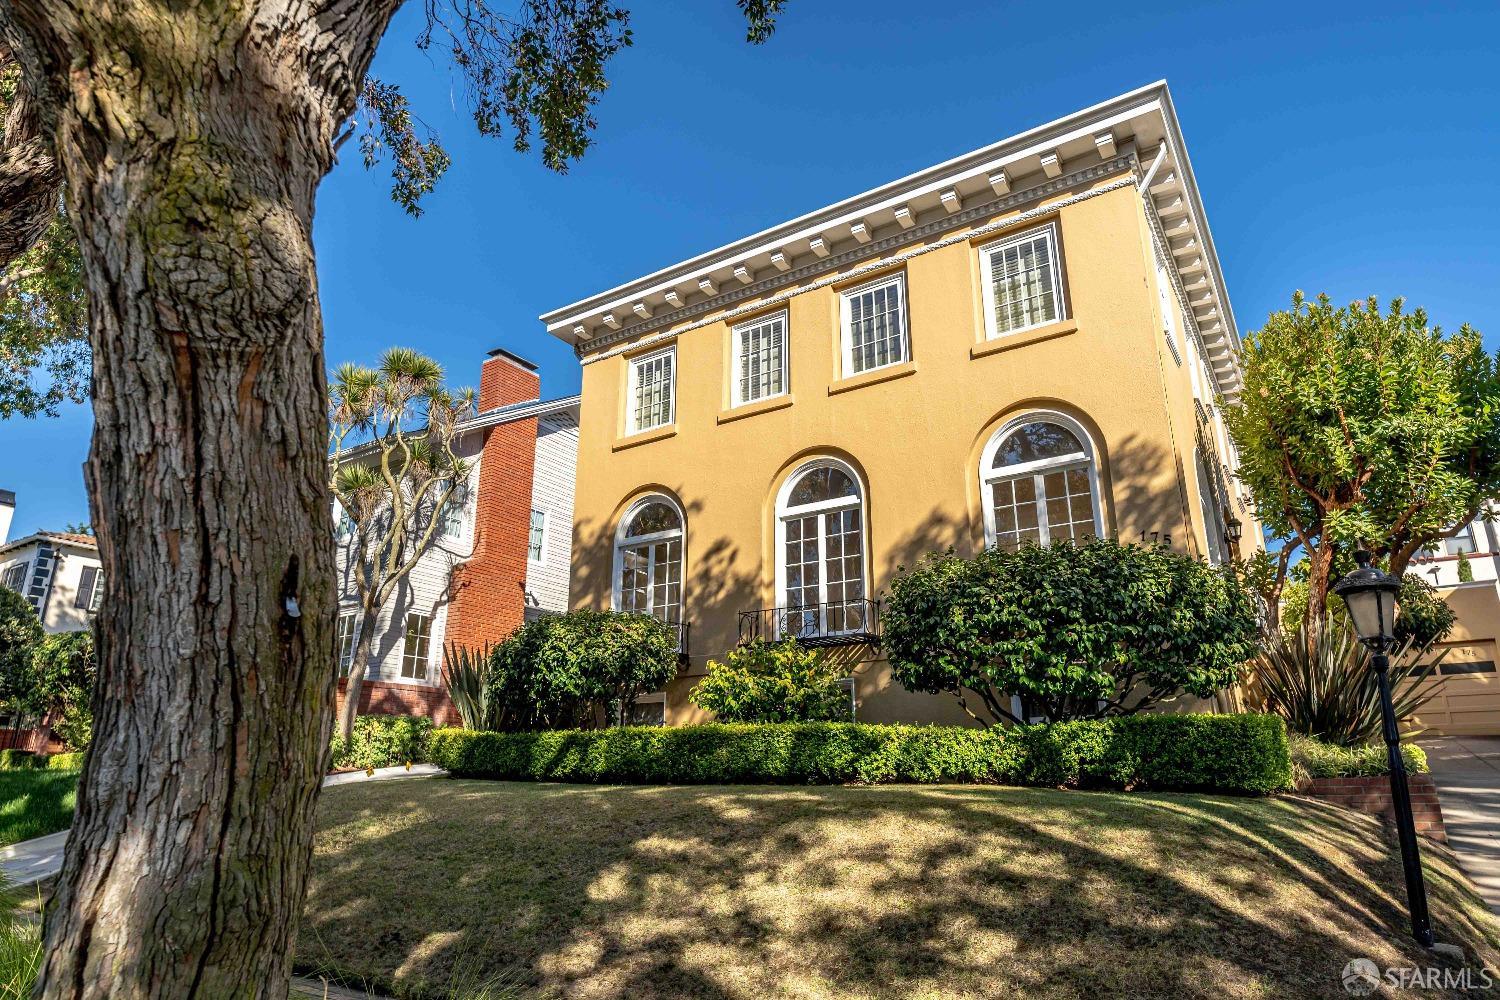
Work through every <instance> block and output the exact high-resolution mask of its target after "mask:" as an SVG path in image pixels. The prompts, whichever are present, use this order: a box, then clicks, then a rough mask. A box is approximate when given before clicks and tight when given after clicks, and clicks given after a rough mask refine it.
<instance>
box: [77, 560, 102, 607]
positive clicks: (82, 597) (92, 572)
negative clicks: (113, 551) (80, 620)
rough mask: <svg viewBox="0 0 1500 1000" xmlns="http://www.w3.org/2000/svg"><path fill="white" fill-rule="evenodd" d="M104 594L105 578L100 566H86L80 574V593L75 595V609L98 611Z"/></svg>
mask: <svg viewBox="0 0 1500 1000" xmlns="http://www.w3.org/2000/svg"><path fill="white" fill-rule="evenodd" d="M103 594H104V578H103V574H102V571H101V570H100V569H99V567H98V566H85V567H83V570H82V571H81V572H80V573H79V574H78V593H77V594H75V595H73V607H75V608H82V609H83V610H85V611H98V610H99V600H100V598H101V597H103Z"/></svg>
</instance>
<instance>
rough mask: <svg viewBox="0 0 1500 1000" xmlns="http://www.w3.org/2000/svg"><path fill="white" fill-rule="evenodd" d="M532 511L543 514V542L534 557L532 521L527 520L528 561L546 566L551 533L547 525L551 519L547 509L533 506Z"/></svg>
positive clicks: (534, 564) (535, 564)
mask: <svg viewBox="0 0 1500 1000" xmlns="http://www.w3.org/2000/svg"><path fill="white" fill-rule="evenodd" d="M531 513H532V514H540V515H542V542H541V544H540V545H538V546H537V548H538V550H539V552H538V555H537V556H536V557H535V558H532V555H531V521H530V520H527V522H526V561H527V562H528V563H530V564H531V565H533V566H544V565H546V563H547V535H548V533H549V529H548V527H547V522H548V520H550V519H549V518H548V517H547V512H546V511H545V510H543V509H541V508H538V507H533V508H531Z"/></svg>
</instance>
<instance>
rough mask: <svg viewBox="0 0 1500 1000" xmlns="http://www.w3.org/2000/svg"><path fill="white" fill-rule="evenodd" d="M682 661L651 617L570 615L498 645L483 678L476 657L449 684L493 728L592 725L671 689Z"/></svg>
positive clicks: (666, 631)
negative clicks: (648, 695) (642, 697)
mask: <svg viewBox="0 0 1500 1000" xmlns="http://www.w3.org/2000/svg"><path fill="white" fill-rule="evenodd" d="M450 655H451V654H450ZM678 658H679V645H678V637H677V630H676V628H675V627H673V626H670V625H667V624H665V623H663V622H661V621H658V620H657V619H655V618H652V617H651V616H650V615H639V614H629V613H625V612H619V611H589V610H581V611H570V612H568V613H567V614H561V615H543V616H542V617H540V618H537V619H535V620H533V621H529V622H527V623H526V624H524V625H522V626H521V627H520V628H519V629H517V630H516V631H515V632H514V633H512V634H511V636H510V637H509V638H508V639H506V640H505V641H504V642H502V643H500V644H499V645H497V646H495V647H494V649H493V650H492V651H491V652H490V656H489V663H488V667H487V669H485V670H484V671H483V673H482V675H476V669H475V668H474V664H473V662H472V656H471V657H470V661H469V662H468V664H467V669H466V668H465V667H466V665H465V664H464V663H462V662H459V667H460V669H459V670H457V671H455V672H454V674H453V676H452V677H449V678H447V683H448V686H449V695H450V697H452V698H453V699H454V702H455V704H457V705H459V706H461V707H462V708H463V709H464V710H465V711H466V712H468V714H469V715H471V716H476V717H482V718H483V728H485V729H488V730H492V731H496V732H521V731H525V730H532V729H562V728H573V727H590V726H597V725H601V724H608V723H610V722H613V721H617V720H619V719H621V718H624V717H626V716H628V715H629V713H630V709H631V707H632V706H633V705H634V704H635V700H636V698H637V697H638V696H640V695H642V694H645V693H646V692H649V691H658V690H660V689H661V688H663V687H666V685H667V682H668V681H670V680H671V679H672V678H673V677H674V676H676V673H677V664H678ZM469 721H471V722H472V721H473V720H469Z"/></svg>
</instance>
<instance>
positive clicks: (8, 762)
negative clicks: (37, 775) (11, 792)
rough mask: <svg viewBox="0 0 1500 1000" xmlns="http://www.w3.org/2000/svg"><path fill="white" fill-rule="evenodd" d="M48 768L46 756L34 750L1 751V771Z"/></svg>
mask: <svg viewBox="0 0 1500 1000" xmlns="http://www.w3.org/2000/svg"><path fill="white" fill-rule="evenodd" d="M46 766H47V755H46V754H41V753H36V752H35V751H32V750H0V771H31V770H35V769H37V768H42V767H46Z"/></svg>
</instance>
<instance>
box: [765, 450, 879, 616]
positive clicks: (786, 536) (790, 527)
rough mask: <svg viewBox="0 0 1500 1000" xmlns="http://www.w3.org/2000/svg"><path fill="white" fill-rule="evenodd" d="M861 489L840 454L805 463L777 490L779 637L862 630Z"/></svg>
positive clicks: (865, 609)
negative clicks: (839, 456)
mask: <svg viewBox="0 0 1500 1000" xmlns="http://www.w3.org/2000/svg"><path fill="white" fill-rule="evenodd" d="M866 548H867V546H866V545H865V491H864V489H863V487H862V486H861V484H860V480H859V475H858V474H857V473H856V472H855V471H854V470H853V469H852V468H850V467H849V466H848V465H845V464H844V463H843V462H840V461H838V460H837V459H831V458H825V459H818V460H815V461H813V462H810V463H808V464H807V465H805V466H803V467H802V468H800V469H798V470H797V471H796V472H795V473H793V474H792V475H791V476H789V477H788V478H787V481H786V483H785V484H784V485H783V486H782V487H781V491H780V492H779V493H778V494H777V497H776V594H777V599H776V603H777V606H778V607H779V608H781V609H782V610H781V611H780V612H779V613H778V615H777V619H778V621H777V628H778V632H779V634H780V636H813V635H824V636H826V635H843V634H849V633H853V632H862V631H865V630H866V629H867V628H868V627H869V624H870V623H869V622H867V621H866V617H867V614H868V608H869V605H868V603H867V602H866V600H865V594H866V587H865V550H866Z"/></svg>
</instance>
